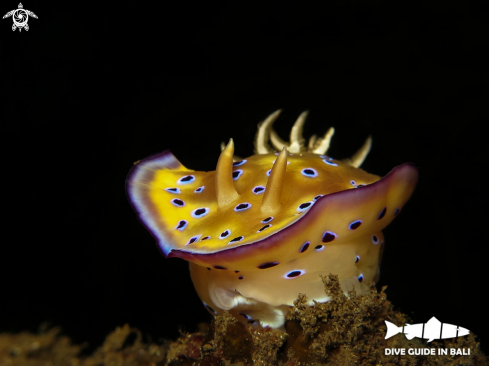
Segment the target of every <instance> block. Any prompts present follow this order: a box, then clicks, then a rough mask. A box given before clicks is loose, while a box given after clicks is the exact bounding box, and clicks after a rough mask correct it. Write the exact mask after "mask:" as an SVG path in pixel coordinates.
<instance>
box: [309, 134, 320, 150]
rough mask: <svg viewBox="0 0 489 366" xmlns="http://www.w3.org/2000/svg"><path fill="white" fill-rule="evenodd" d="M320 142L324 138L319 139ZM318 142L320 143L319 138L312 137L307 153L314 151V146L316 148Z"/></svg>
mask: <svg viewBox="0 0 489 366" xmlns="http://www.w3.org/2000/svg"><path fill="white" fill-rule="evenodd" d="M319 140H322V138H319ZM317 141H318V136H317V135H312V136H311V138H310V139H309V144H308V145H307V151H312V150H314V146H316V144H317Z"/></svg>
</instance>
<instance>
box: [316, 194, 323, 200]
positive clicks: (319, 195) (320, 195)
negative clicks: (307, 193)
mask: <svg viewBox="0 0 489 366" xmlns="http://www.w3.org/2000/svg"><path fill="white" fill-rule="evenodd" d="M321 197H323V195H322V194H318V195H317V196H316V197H314V201H317V200H318V199H320V198H321Z"/></svg>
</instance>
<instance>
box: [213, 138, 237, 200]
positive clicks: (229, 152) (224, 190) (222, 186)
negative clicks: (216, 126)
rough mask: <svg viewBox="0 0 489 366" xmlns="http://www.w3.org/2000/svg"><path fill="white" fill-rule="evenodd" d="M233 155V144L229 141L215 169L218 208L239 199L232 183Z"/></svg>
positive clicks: (231, 140)
mask: <svg viewBox="0 0 489 366" xmlns="http://www.w3.org/2000/svg"><path fill="white" fill-rule="evenodd" d="M233 153H234V142H233V139H229V143H228V145H227V146H226V148H225V149H224V150H223V152H222V153H221V155H220V156H219V160H218V161H217V167H216V197H217V204H218V206H219V208H223V207H226V206H228V205H229V204H231V203H232V202H235V201H236V200H237V199H238V197H239V194H238V191H236V187H235V186H234V182H233Z"/></svg>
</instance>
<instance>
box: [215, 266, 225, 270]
mask: <svg viewBox="0 0 489 366" xmlns="http://www.w3.org/2000/svg"><path fill="white" fill-rule="evenodd" d="M214 268H215V269H224V270H227V268H226V267H222V266H214Z"/></svg>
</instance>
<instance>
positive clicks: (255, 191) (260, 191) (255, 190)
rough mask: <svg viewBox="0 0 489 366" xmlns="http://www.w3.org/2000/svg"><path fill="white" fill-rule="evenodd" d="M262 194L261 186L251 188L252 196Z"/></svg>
mask: <svg viewBox="0 0 489 366" xmlns="http://www.w3.org/2000/svg"><path fill="white" fill-rule="evenodd" d="M263 192H265V187H263V186H256V187H255V188H253V193H254V194H260V193H263Z"/></svg>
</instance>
